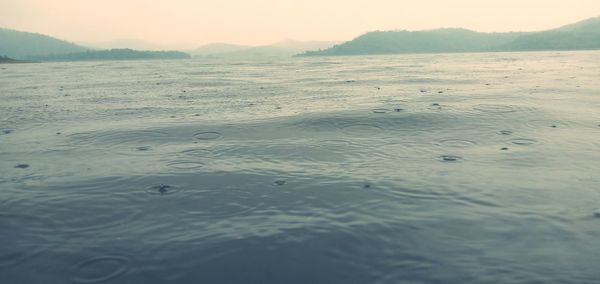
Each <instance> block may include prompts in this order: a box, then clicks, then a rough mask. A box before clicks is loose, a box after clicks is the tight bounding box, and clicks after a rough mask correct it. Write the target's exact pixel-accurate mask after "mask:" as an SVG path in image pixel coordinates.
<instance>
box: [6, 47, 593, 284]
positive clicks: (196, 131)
mask: <svg viewBox="0 0 600 284" xmlns="http://www.w3.org/2000/svg"><path fill="white" fill-rule="evenodd" d="M1 67H2V69H1V70H0V188H1V191H0V232H1V233H0V244H1V245H0V279H2V283H399V282H401V283H600V274H599V272H598V271H600V254H599V252H600V251H599V250H598V248H600V176H599V175H598V172H600V171H599V170H600V111H599V110H600V81H599V80H598V78H600V52H561V53H556V52H543V53H497V54H493V53H486V54H449V55H402V56H373V57H331V58H298V59H289V60H273V61H216V60H215V61H203V60H187V61H131V62H81V63H44V64H20V65H5V66H1Z"/></svg>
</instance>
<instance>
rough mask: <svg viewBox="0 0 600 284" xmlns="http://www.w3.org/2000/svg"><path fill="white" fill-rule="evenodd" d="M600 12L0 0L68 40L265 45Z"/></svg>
mask: <svg viewBox="0 0 600 284" xmlns="http://www.w3.org/2000/svg"><path fill="white" fill-rule="evenodd" d="M595 16H600V0H216V1H207V0H0V27H5V28H12V29H16V30H22V31H32V32H39V33H44V34H49V35H52V36H56V37H59V38H63V39H66V40H69V41H78V42H79V41H87V42H101V41H108V40H112V39H121V38H135V39H143V40H146V41H151V42H156V43H194V44H198V45H200V44H204V43H209V42H228V43H241V44H252V45H258V44H268V43H272V42H274V41H278V40H282V39H287V38H293V39H297V40H349V39H352V38H354V37H356V36H358V35H360V34H361V33H364V32H366V31H371V30H390V29H409V30H418V29H431V28H438V27H465V28H469V29H474V30H478V31H531V30H542V29H548V28H554V27H557V26H561V25H564V24H568V23H571V22H575V21H578V20H582V19H585V18H590V17H595Z"/></svg>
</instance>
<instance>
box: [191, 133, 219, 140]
mask: <svg viewBox="0 0 600 284" xmlns="http://www.w3.org/2000/svg"><path fill="white" fill-rule="evenodd" d="M194 138H196V139H198V140H217V139H221V138H223V134H221V133H219V132H216V131H207V132H198V133H196V134H194Z"/></svg>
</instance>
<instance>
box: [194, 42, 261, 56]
mask: <svg viewBox="0 0 600 284" xmlns="http://www.w3.org/2000/svg"><path fill="white" fill-rule="evenodd" d="M248 48H251V47H250V46H245V45H237V44H228V43H211V44H207V45H203V46H201V47H199V48H197V49H195V50H193V51H191V53H192V54H193V55H194V56H210V55H214V54H223V53H229V52H237V51H241V50H246V49H248Z"/></svg>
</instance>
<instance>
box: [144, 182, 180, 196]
mask: <svg viewBox="0 0 600 284" xmlns="http://www.w3.org/2000/svg"><path fill="white" fill-rule="evenodd" d="M146 192H147V193H150V194H154V195H169V194H174V193H177V192H179V187H177V186H174V185H168V184H162V183H161V184H159V185H153V186H150V187H148V188H146Z"/></svg>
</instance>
